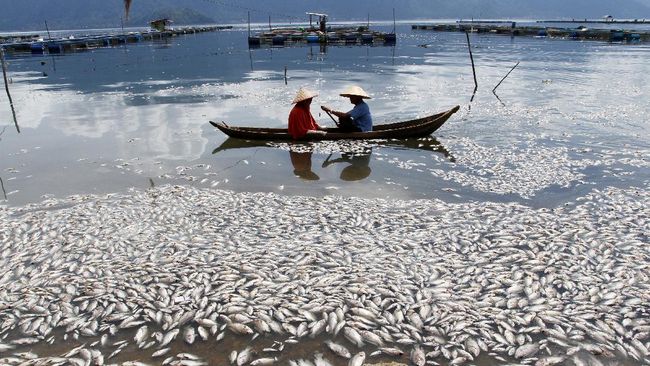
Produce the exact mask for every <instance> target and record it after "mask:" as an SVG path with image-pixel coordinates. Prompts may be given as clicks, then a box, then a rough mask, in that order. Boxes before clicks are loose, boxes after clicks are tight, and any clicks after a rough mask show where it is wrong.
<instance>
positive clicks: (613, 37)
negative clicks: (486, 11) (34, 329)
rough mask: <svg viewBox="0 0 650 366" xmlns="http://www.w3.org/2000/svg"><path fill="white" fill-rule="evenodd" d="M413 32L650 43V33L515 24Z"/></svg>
mask: <svg viewBox="0 0 650 366" xmlns="http://www.w3.org/2000/svg"><path fill="white" fill-rule="evenodd" d="M411 29H412V30H432V31H437V32H468V33H488V34H501V35H509V36H528V37H535V38H546V37H548V38H563V39H574V40H594V41H605V42H628V43H631V42H649V41H650V32H649V31H626V30H620V29H617V30H610V29H589V28H586V27H584V26H579V27H577V28H553V27H528V26H527V27H517V26H516V23H515V22H512V23H511V24H510V25H509V26H503V25H498V24H482V23H458V24H449V23H447V24H414V25H411Z"/></svg>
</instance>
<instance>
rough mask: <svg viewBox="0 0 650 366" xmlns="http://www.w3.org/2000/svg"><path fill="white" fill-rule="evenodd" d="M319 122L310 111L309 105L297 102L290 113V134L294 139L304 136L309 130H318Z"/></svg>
mask: <svg viewBox="0 0 650 366" xmlns="http://www.w3.org/2000/svg"><path fill="white" fill-rule="evenodd" d="M317 129H318V124H317V123H316V120H314V117H313V116H312V115H311V112H310V111H309V106H308V105H307V106H304V105H302V104H300V103H298V104H296V105H295V106H294V107H293V109H291V113H289V134H290V135H291V137H293V138H294V140H297V139H299V138H302V137H304V136H305V135H306V134H307V131H308V130H317Z"/></svg>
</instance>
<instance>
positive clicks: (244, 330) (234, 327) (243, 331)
mask: <svg viewBox="0 0 650 366" xmlns="http://www.w3.org/2000/svg"><path fill="white" fill-rule="evenodd" d="M228 329H230V330H231V331H232V332H233V333H235V334H239V335H248V334H253V333H255V332H254V331H253V329H251V328H250V327H249V326H248V325H246V324H242V323H229V324H228Z"/></svg>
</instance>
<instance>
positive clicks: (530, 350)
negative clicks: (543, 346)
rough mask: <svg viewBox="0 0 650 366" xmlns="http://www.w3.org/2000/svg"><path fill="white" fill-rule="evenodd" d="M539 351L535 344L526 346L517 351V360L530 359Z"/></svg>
mask: <svg viewBox="0 0 650 366" xmlns="http://www.w3.org/2000/svg"><path fill="white" fill-rule="evenodd" d="M538 351H539V345H538V344H535V343H528V344H524V345H523V346H521V347H519V348H517V350H516V351H515V358H516V359H522V358H530V357H532V356H534V355H535V354H536V353H537V352H538Z"/></svg>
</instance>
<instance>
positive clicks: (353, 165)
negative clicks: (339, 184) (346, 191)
mask: <svg viewBox="0 0 650 366" xmlns="http://www.w3.org/2000/svg"><path fill="white" fill-rule="evenodd" d="M371 154H372V150H368V151H367V152H365V153H362V154H358V153H357V154H354V153H342V154H341V157H340V158H337V159H333V160H329V156H328V157H327V159H325V161H324V162H323V168H325V167H327V166H328V165H330V164H334V163H341V162H346V163H350V165H348V166H346V167H345V168H343V170H341V175H340V178H341V180H345V181H354V180H362V179H365V178H367V177H368V176H369V175H370V173H371V170H370V155H371Z"/></svg>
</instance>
